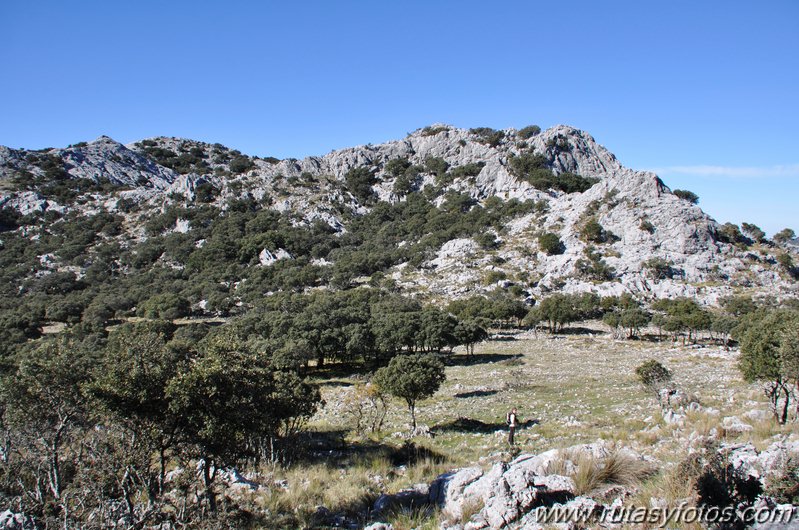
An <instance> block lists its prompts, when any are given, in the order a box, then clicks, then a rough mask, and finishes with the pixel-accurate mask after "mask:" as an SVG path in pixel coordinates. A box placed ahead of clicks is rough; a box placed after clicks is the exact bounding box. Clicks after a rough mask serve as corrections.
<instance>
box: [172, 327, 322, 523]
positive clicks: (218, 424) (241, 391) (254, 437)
mask: <svg viewBox="0 0 799 530" xmlns="http://www.w3.org/2000/svg"><path fill="white" fill-rule="evenodd" d="M199 346H200V348H199V350H200V355H199V357H198V358H197V359H196V360H195V361H194V362H193V363H192V364H191V368H190V369H189V370H188V371H187V372H185V373H183V374H179V375H178V376H177V377H175V378H173V379H172V380H170V382H169V384H168V385H167V389H166V395H167V398H168V399H169V407H170V412H171V413H172V414H174V415H175V417H177V418H180V424H179V430H178V432H179V437H180V441H181V443H182V444H184V445H185V446H186V447H188V448H190V449H191V451H190V453H191V454H192V455H193V456H195V457H196V458H197V459H199V460H200V461H201V463H202V474H203V483H204V491H205V493H204V496H205V499H206V501H207V502H208V505H209V508H210V509H211V510H212V511H215V510H216V495H215V492H214V480H215V478H216V475H217V472H218V470H219V469H222V468H224V467H227V466H232V465H235V464H236V463H237V462H239V461H240V460H241V459H242V458H244V457H253V456H256V449H257V448H258V447H261V446H263V445H264V443H268V441H269V440H274V439H276V438H278V437H279V435H280V428H281V425H283V424H284V423H285V422H286V421H290V420H291V419H292V418H294V417H296V416H298V415H301V414H302V415H308V414H309V413H312V411H314V410H315V409H316V406H317V404H318V403H319V400H320V398H319V393H318V390H314V389H315V387H311V386H307V387H306V388H303V389H301V393H300V395H297V394H296V393H294V392H292V393H291V394H290V395H288V396H287V395H286V391H291V390H292V388H294V385H295V384H296V382H297V379H296V378H291V379H292V380H293V381H294V382H293V383H291V382H290V381H289V384H286V381H284V374H283V373H282V372H279V371H276V370H275V369H274V368H273V367H271V366H270V365H269V362H268V356H264V355H258V354H256V353H255V352H253V351H251V350H250V349H249V348H247V347H246V346H245V345H244V344H242V343H241V342H240V341H239V340H238V339H237V338H236V336H235V334H234V333H233V332H232V330H230V329H225V330H222V331H220V332H217V333H215V334H213V336H211V335H209V336H208V337H206V338H205V339H204V340H203V342H202V343H201V344H200V345H199ZM303 394H304V398H303ZM300 398H303V401H302V403H304V405H303V406H299V407H297V405H296V403H295V401H296V400H297V399H300ZM306 399H307V401H305V400H306Z"/></svg>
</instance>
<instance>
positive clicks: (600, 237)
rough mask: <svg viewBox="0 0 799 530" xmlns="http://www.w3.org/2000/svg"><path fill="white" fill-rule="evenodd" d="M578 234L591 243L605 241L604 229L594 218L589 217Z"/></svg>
mask: <svg viewBox="0 0 799 530" xmlns="http://www.w3.org/2000/svg"><path fill="white" fill-rule="evenodd" d="M580 236H581V237H582V238H583V240H585V241H589V242H591V243H604V242H605V241H607V233H606V232H605V229H604V228H602V225H601V224H599V221H597V220H596V219H594V218H591V219H589V220H588V222H587V223H585V224H584V225H583V228H582V230H580Z"/></svg>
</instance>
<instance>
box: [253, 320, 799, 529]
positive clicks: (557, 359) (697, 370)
mask: <svg viewBox="0 0 799 530" xmlns="http://www.w3.org/2000/svg"><path fill="white" fill-rule="evenodd" d="M580 326H581V327H583V328H586V329H585V331H584V332H583V333H580V334H573V335H572V334H568V335H561V336H558V337H552V336H550V335H548V334H546V333H539V335H538V336H537V337H536V336H534V335H533V334H518V335H515V336H510V337H508V339H507V340H502V341H491V342H486V343H483V344H480V345H478V346H477V348H476V351H475V354H476V355H475V358H473V359H471V360H469V361H466V359H465V355H463V353H462V349H460V348H459V349H458V350H457V351H458V353H457V355H455V356H454V358H453V359H452V362H451V365H450V366H448V367H447V381H446V382H445V383H444V384H443V385H442V388H441V389H440V390H439V392H438V393H437V394H436V395H435V396H434V397H433V398H432V399H429V400H425V401H423V402H421V403H419V406H418V419H419V421H420V423H423V424H426V425H428V426H430V427H431V428H433V431H434V433H435V436H434V437H433V438H420V439H417V440H415V441H416V443H417V444H423V445H424V446H425V447H426V448H427V449H429V450H431V451H434V452H435V453H438V454H441V455H444V456H445V457H446V459H447V460H446V462H444V463H442V462H440V461H438V460H435V459H429V458H424V457H421V458H419V459H418V460H417V461H416V462H415V463H413V464H409V465H407V466H406V467H397V466H396V465H394V464H395V463H392V460H391V459H390V458H389V457H388V456H387V455H386V454H371V455H368V456H366V455H361V456H356V455H353V456H352V457H351V458H350V459H349V460H348V461H347V462H346V463H345V464H341V463H339V464H336V465H321V464H315V465H306V466H300V467H298V468H296V469H290V470H287V471H280V470H277V471H274V472H272V473H271V475H272V476H273V477H274V478H275V479H276V480H280V479H285V480H286V481H287V482H288V485H289V487H288V489H287V490H285V491H284V490H280V489H277V490H276V491H270V492H269V493H268V494H264V496H265V497H266V498H267V499H266V500H265V501H264V502H265V503H266V504H268V505H269V507H270V509H274V510H277V509H288V510H292V511H294V512H295V513H306V514H307V513H312V512H313V511H314V510H315V508H316V506H318V505H323V506H325V507H327V508H328V509H330V510H332V511H336V510H337V509H344V508H347V509H349V508H352V507H357V506H363V505H367V504H368V503H370V502H372V501H373V500H374V498H376V496H377V495H379V494H380V493H391V492H396V491H398V490H400V489H403V488H407V487H410V486H412V485H413V484H416V483H421V482H430V481H432V480H433V479H434V478H435V477H436V476H438V475H439V474H441V473H443V472H446V471H448V470H450V469H453V468H456V467H461V466H467V465H478V466H481V467H488V466H490V465H491V464H492V463H493V462H497V461H501V460H506V459H507V458H508V452H507V443H506V435H507V434H506V430H505V426H504V417H505V413H506V412H507V410H508V409H509V408H510V407H511V406H516V407H518V408H519V413H520V418H521V420H522V421H523V422H524V421H530V424H528V425H527V426H526V427H524V428H520V429H519V430H518V431H517V444H518V446H519V448H520V449H521V451H522V452H524V453H540V452H543V451H546V450H549V449H553V448H566V447H570V446H574V445H577V444H584V443H592V442H596V441H597V440H600V439H601V440H604V441H605V442H612V443H615V445H616V446H617V447H628V448H630V449H633V450H635V451H637V452H639V453H641V454H644V455H647V456H648V457H652V458H653V459H656V460H657V461H658V462H659V467H660V472H659V473H657V474H655V473H654V472H655V470H654V468H653V466H652V465H651V464H649V463H648V462H647V461H642V460H640V459H636V458H632V457H630V456H628V455H626V454H625V453H624V452H623V451H616V452H612V453H611V454H610V456H608V457H607V458H602V459H594V458H591V457H586V456H579V455H567V457H568V456H570V457H571V458H570V459H569V458H567V457H564V459H561V460H559V461H557V462H555V463H553V465H552V466H551V469H550V470H549V472H552V473H558V474H562V475H565V476H571V477H572V478H573V479H574V480H575V483H576V484H577V487H578V490H579V491H578V493H591V492H594V491H596V490H598V489H601V488H603V487H604V486H609V485H624V486H635V488H636V489H637V490H638V491H639V492H640V493H639V494H638V496H636V497H635V498H634V499H631V502H633V501H634V502H636V503H638V504H639V505H641V504H648V503H649V500H650V498H652V497H657V498H661V499H665V500H666V502H668V503H669V504H670V505H672V503H674V505H676V503H678V502H680V501H682V500H685V499H688V498H690V497H691V496H692V495H693V492H692V489H691V488H692V483H691V481H690V480H686V476H687V475H686V473H687V472H688V471H689V470H688V469H687V468H685V466H684V465H683V464H681V462H682V461H683V460H684V459H685V457H686V455H687V453H688V450H689V445H690V444H689V441H688V440H689V438H692V439H698V437H707V436H708V435H710V434H711V433H712V431H713V429H716V432H717V434H719V435H722V434H723V433H722V430H721V428H720V423H721V419H722V418H724V417H725V416H738V417H740V418H742V420H743V421H745V422H746V423H750V424H751V425H753V427H754V429H753V431H752V432H750V433H745V434H743V435H739V436H736V437H735V438H730V440H732V439H735V440H737V441H747V440H749V441H752V442H754V443H755V444H756V446H758V448H759V449H762V448H763V447H765V446H766V445H769V444H770V443H771V442H772V441H773V437H774V435H776V434H791V433H792V432H793V433H794V435H795V429H796V428H795V425H794V426H788V427H781V426H779V425H777V424H776V423H775V422H773V421H772V420H766V421H761V422H753V421H749V420H747V419H746V417H745V416H744V413H745V412H746V411H748V410H751V409H757V408H760V409H765V408H767V406H768V404H767V403H766V399H765V397H764V396H763V394H762V390H761V389H760V387H759V386H758V385H749V384H747V383H745V382H744V381H742V379H741V377H740V374H739V372H738V370H737V367H736V361H737V359H736V358H735V356H734V355H733V354H730V353H729V352H724V351H723V350H722V349H721V348H715V347H713V348H711V347H708V348H698V347H682V346H681V345H679V344H678V345H672V343H671V342H670V341H665V342H656V341H647V340H641V341H617V340H613V339H612V338H611V337H609V335H607V334H606V333H605V331H606V330H605V328H604V326H603V325H602V324H597V323H581V324H580ZM649 358H656V359H658V360H659V361H660V362H662V363H663V364H664V365H666V366H667V367H668V368H669V369H670V370H672V371H673V373H674V381H675V383H676V384H677V385H678V386H679V388H680V389H682V390H683V391H685V392H686V393H688V394H692V395H696V396H697V397H698V398H699V399H700V400H701V403H702V404H703V405H704V406H706V407H713V408H715V409H717V410H718V414H709V413H707V412H706V411H704V410H702V411H699V412H688V413H686V418H685V423H684V425H675V424H669V425H667V424H665V423H664V422H663V420H662V417H661V414H660V409H659V407H658V404H657V403H656V401H655V399H654V398H653V397H651V396H650V395H648V394H647V393H646V392H645V390H644V389H643V388H642V387H641V386H640V384H639V383H638V381H637V379H636V377H635V374H634V373H633V370H634V368H635V366H638V365H639V364H640V363H641V362H642V361H643V360H645V359H649ZM351 379H352V381H350V380H349V379H347V378H342V377H338V378H337V379H336V381H337V382H339V383H341V382H344V383H348V382H354V381H355V380H356V379H355V378H351ZM344 392H346V386H345V384H330V385H325V386H323V397H324V399H325V401H326V402H327V405H326V407H325V409H324V410H322V411H321V412H320V413H319V414H318V415H317V416H316V417H315V418H313V421H312V424H311V428H312V429H316V430H323V429H330V430H339V429H341V430H346V429H348V428H349V427H350V426H349V425H348V424H347V420H346V419H345V414H344V413H343V411H342V409H341V403H342V401H343V399H342V398H343V394H344ZM459 418H462V419H466V420H470V421H465V422H461V423H454V422H455V420H458V419H459ZM408 420H409V418H408V413H407V410H406V407H405V406H404V404H402V403H399V402H393V403H392V404H391V406H390V410H389V413H388V415H387V417H386V424H385V429H384V432H382V433H379V434H377V435H375V436H374V437H373V439H372V442H373V443H381V444H386V445H397V444H398V443H399V440H400V439H399V438H396V437H395V436H394V434H393V433H395V432H404V431H407V423H408ZM453 424H454V426H453ZM448 425H449V426H450V427H448V428H444V427H445V426H448ZM471 426H477V427H476V428H474V429H472V428H471ZM436 427H438V429H436ZM350 441H355V438H350ZM479 509H480V507H478V506H475V507H474V511H475V512H476V511H479ZM468 511H469V510H466V513H465V517H466V516H468V517H471V515H472V514H469V513H468ZM393 517H395V518H396V520H397V522H396V523H393V524H394V527H395V528H406V527H407V528H411V527H414V525H415V526H421V527H423V528H424V527H425V526H424V525H427V524H428V522H429V521H430V518H431V517H433V518H434V517H437V516H431V515H430V514H426V513H419V512H417V513H398V514H394V516H393ZM465 520H468V518H467V519H465ZM460 522H462V521H453V523H460ZM417 523H418V524H417Z"/></svg>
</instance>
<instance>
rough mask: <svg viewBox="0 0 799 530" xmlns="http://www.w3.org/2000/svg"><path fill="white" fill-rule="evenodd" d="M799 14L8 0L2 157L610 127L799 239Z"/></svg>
mask: <svg viewBox="0 0 799 530" xmlns="http://www.w3.org/2000/svg"><path fill="white" fill-rule="evenodd" d="M797 94H799V2H796V1H795V0H782V1H779V0H775V1H762V2H753V1H746V2H744V1H735V0H732V1H731V0H727V1H723V2H722V1H718V2H716V1H703V2H696V1H691V2H683V1H672V0H669V1H667V2H642V1H640V0H637V1H613V0H611V1H608V2H597V1H595V0H590V1H588V0H586V1H581V0H578V1H571V2H544V1H519V2H510V1H507V2H491V3H490V4H489V3H488V2H471V1H457V2H454V1H453V2H443V1H433V0H427V1H413V0H412V1H403V2H365V1H363V2H355V1H349V2H347V1H343V2H331V1H318V2H300V1H297V2H292V3H291V5H289V3H288V2H276V1H275V2H266V1H263V2H255V1H252V2H245V1H230V2H225V3H222V2H219V3H212V2H203V1H193V2H188V1H186V2H182V1H171V2H163V1H160V2H153V1H137V2H108V1H103V2H100V1H91V0H87V1H84V2H56V1H37V2H30V1H27V0H25V1H18V0H4V1H3V2H2V3H0V101H2V105H3V110H2V114H1V115H0V144H2V145H7V146H11V147H27V148H42V147H47V146H64V145H67V144H70V143H75V142H78V141H82V140H91V139H93V138H96V137H97V136H99V135H101V134H106V135H109V136H111V137H113V138H115V139H117V140H119V141H121V142H131V141H134V140H138V139H141V138H146V137H150V136H157V135H168V136H183V137H189V138H194V139H198V140H205V141H211V142H221V143H223V144H226V145H228V146H230V147H234V148H238V149H240V150H241V151H243V152H245V153H248V154H255V155H262V156H268V155H271V156H277V157H281V158H282V157H297V158H300V157H303V156H306V155H312V154H324V153H326V152H328V151H330V150H332V149H336V148H341V147H346V146H350V145H357V144H363V143H368V142H372V143H378V142H381V141H385V140H389V139H394V138H400V137H402V136H404V135H405V133H407V132H409V131H411V130H414V129H416V128H419V127H422V126H424V125H428V124H430V123H433V122H446V123H450V124H453V125H456V126H460V127H476V126H489V127H495V128H505V127H522V126H525V125H528V124H532V123H536V124H539V125H541V126H542V127H548V126H551V125H555V124H558V123H565V124H569V125H573V126H575V127H579V128H582V129H585V130H587V131H588V132H590V133H591V134H592V135H593V136H594V137H595V138H596V139H597V141H599V142H600V143H602V144H603V145H605V146H606V147H607V148H608V149H610V150H611V151H612V152H614V153H616V155H617V156H618V158H619V159H620V161H621V162H622V163H623V164H625V165H627V166H629V167H633V168H637V169H657V170H658V172H659V174H660V175H661V177H662V178H663V179H664V180H665V181H666V183H667V184H668V185H669V186H671V187H672V188H687V189H690V190H692V191H694V192H696V193H697V194H699V196H700V198H701V199H700V205H701V206H702V207H703V208H705V210H706V211H708V213H710V214H711V215H713V216H714V217H715V218H716V219H717V220H720V221H733V222H736V223H739V222H741V221H747V222H754V223H756V224H759V225H760V226H761V227H763V228H764V229H766V230H767V231H768V232H770V233H773V232H774V231H775V230H778V229H780V228H783V227H786V226H790V227H792V228H794V229H796V230H797V231H799V207H797V205H796V199H797V197H799V132H798V131H799V104H797Z"/></svg>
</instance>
